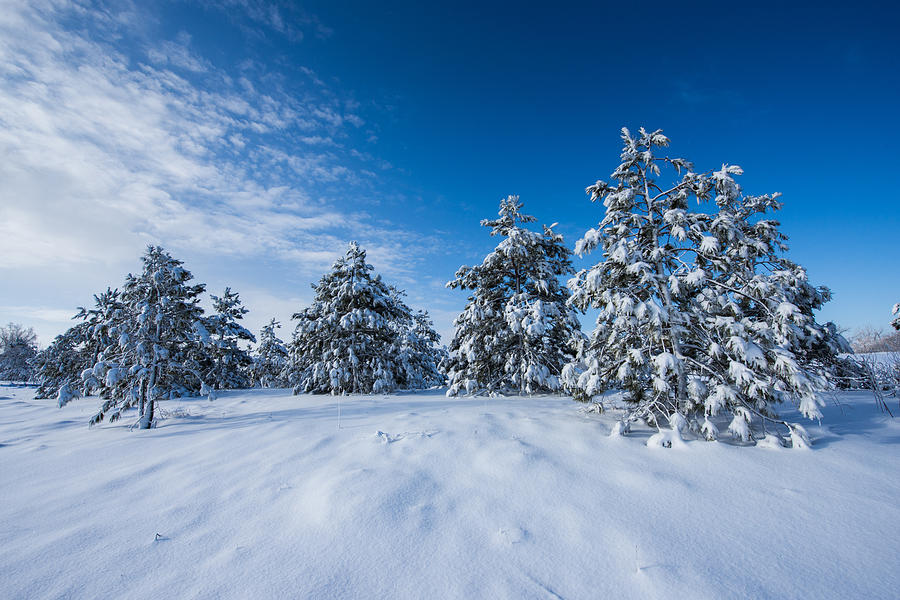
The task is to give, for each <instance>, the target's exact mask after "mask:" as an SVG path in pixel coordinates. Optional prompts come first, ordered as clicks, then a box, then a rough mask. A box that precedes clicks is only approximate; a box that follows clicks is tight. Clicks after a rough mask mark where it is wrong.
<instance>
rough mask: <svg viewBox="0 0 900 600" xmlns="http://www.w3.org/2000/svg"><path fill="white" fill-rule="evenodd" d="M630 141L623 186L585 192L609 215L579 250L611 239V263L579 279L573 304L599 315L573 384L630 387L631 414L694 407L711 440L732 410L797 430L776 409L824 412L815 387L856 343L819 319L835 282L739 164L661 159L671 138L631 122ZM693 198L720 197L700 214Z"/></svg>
mask: <svg viewBox="0 0 900 600" xmlns="http://www.w3.org/2000/svg"><path fill="white" fill-rule="evenodd" d="M622 139H623V140H624V148H623V150H622V154H621V158H622V164H621V165H620V166H619V167H618V168H617V169H616V170H615V171H614V172H613V174H612V181H613V182H612V183H606V182H604V181H598V182H597V183H595V184H594V185H592V186H590V187H588V188H587V191H588V193H589V194H590V195H591V199H592V200H594V201H597V200H601V201H602V202H603V206H604V207H605V209H606V215H605V217H604V219H603V221H602V222H601V223H600V226H599V227H598V228H597V229H591V230H589V231H588V232H587V233H586V234H585V236H584V237H583V239H581V240H580V241H579V242H578V244H577V245H576V252H577V253H578V254H586V253H589V252H591V251H593V250H595V249H600V251H601V252H602V261H601V262H599V263H597V264H596V265H594V266H593V267H591V268H589V269H585V270H583V271H581V272H579V273H578V274H577V275H576V277H574V278H573V279H572V280H571V281H570V282H569V287H570V289H571V290H572V299H571V302H572V304H573V305H575V306H577V307H579V308H584V309H586V308H589V307H591V308H595V309H599V311H600V313H599V315H598V318H597V326H596V329H595V330H594V332H593V334H592V336H591V339H590V342H589V344H587V345H585V346H584V347H583V349H582V352H581V353H580V356H579V360H578V361H576V362H575V363H573V364H572V365H570V366H568V367H567V369H566V373H565V377H564V380H565V384H566V386H567V388H568V389H570V390H573V391H576V390H577V391H579V392H580V393H583V394H585V395H587V396H592V395H595V394H597V393H599V392H601V391H602V390H603V389H604V388H605V387H612V386H615V387H620V388H623V389H625V390H626V391H627V393H628V394H627V399H629V400H630V401H631V403H632V410H631V418H635V419H636V418H645V419H647V420H648V421H649V422H651V423H656V422H658V418H659V417H660V416H665V417H666V418H669V419H671V418H672V417H673V415H676V414H680V415H685V416H687V417H689V418H691V419H692V421H693V426H694V427H693V428H694V429H696V430H697V431H699V432H701V434H702V435H703V436H704V437H706V438H707V439H715V437H716V436H717V435H718V429H717V428H716V426H715V425H714V424H713V423H712V422H711V421H710V419H711V418H712V417H715V416H716V415H720V414H722V415H730V417H731V422H730V425H729V426H728V429H729V431H731V432H732V434H734V435H735V436H738V437H741V438H742V439H745V440H746V439H749V438H750V437H751V435H752V434H751V424H752V422H753V421H754V420H761V421H763V424H765V423H764V422H765V421H770V422H771V421H774V422H778V423H781V424H783V425H785V426H787V427H788V429H791V430H792V429H793V428H794V426H793V425H791V424H788V423H785V422H784V421H781V420H779V419H777V417H776V414H775V412H774V407H775V405H776V404H778V403H779V402H781V401H782V400H786V399H792V400H794V401H795V402H796V403H797V405H798V407H799V409H800V411H801V413H802V414H804V415H805V416H807V417H809V418H818V417H820V416H821V413H820V411H819V406H820V403H821V401H820V400H819V399H818V398H817V396H816V390H817V389H818V388H819V387H821V386H823V385H825V383H826V375H827V374H828V370H829V368H831V365H832V364H833V359H834V355H835V354H836V353H837V352H838V351H840V349H841V348H843V347H845V342H844V341H843V339H842V338H840V336H838V335H837V333H836V330H835V328H834V327H833V326H832V327H828V326H823V325H820V324H818V323H817V322H816V321H815V318H814V316H813V311H814V310H816V309H818V308H820V307H821V306H822V304H823V303H824V302H826V301H827V300H828V299H829V298H830V293H829V291H828V290H827V288H816V287H813V286H812V285H811V284H809V283H808V281H807V277H806V272H805V271H804V270H803V268H802V267H800V266H799V265H796V264H794V263H792V262H790V261H789V260H787V259H786V258H784V257H783V256H782V254H783V252H784V251H785V250H786V246H785V244H784V241H785V239H786V238H785V236H784V235H783V234H781V233H780V232H779V231H778V226H779V224H778V222H777V221H774V220H770V219H767V218H766V215H767V213H769V212H771V211H774V210H777V209H779V208H780V204H779V203H778V201H777V197H778V195H777V194H775V195H765V196H746V195H744V194H743V193H742V191H741V188H740V186H739V185H738V184H737V183H736V182H735V180H734V176H736V175H740V174H741V172H742V171H741V169H740V168H739V167H736V166H727V165H726V166H723V167H722V168H721V169H720V170H718V171H714V172H708V173H705V174H700V173H696V172H694V170H693V167H692V165H691V164H690V163H689V162H687V161H685V160H682V159H673V158H668V157H661V156H657V154H656V152H657V149H658V148H663V147H666V146H668V144H669V140H668V139H667V138H666V137H665V136H664V135H663V134H662V132H660V131H654V132H652V133H648V132H647V131H645V130H644V129H643V128H642V129H641V130H640V132H639V135H638V136H632V135H631V133H630V132H629V131H628V130H627V129H623V131H622ZM692 199H693V200H695V201H696V202H697V203H701V204H702V203H706V202H708V201H710V200H712V201H713V203H714V206H713V207H712V208H707V211H708V212H700V211H698V210H696V209H693V210H692V208H691V204H692V202H691V200H692ZM813 359H815V360H813ZM698 419H700V420H702V425H701V424H699V422H698Z"/></svg>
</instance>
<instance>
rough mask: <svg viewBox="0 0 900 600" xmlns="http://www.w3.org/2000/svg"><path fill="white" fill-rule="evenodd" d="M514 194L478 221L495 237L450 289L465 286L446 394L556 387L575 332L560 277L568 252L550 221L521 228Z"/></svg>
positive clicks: (566, 270) (526, 218)
mask: <svg viewBox="0 0 900 600" xmlns="http://www.w3.org/2000/svg"><path fill="white" fill-rule="evenodd" d="M521 211H522V203H521V202H520V201H519V197H518V196H509V197H507V198H505V199H503V200H502V201H501V202H500V210H499V218H497V219H492V220H488V219H485V220H483V221H482V222H481V225H482V226H484V227H490V229H491V235H492V236H501V237H502V238H503V239H502V240H501V241H500V243H499V244H498V245H497V247H496V248H495V249H494V251H493V252H491V253H490V254H488V255H487V256H486V257H485V258H484V260H483V261H482V263H481V264H480V265H477V266H474V267H468V266H463V267H461V268H460V269H459V271H457V273H456V278H455V279H454V280H453V281H451V282H449V283H448V284H447V287H450V288H460V289H465V290H471V291H472V295H471V296H469V300H468V303H467V304H466V307H465V309H464V310H463V312H462V313H461V314H460V315H459V316H458V317H457V318H456V320H455V321H454V325H455V327H456V332H455V335H454V337H453V341H452V342H451V343H450V355H449V357H448V359H447V360H446V361H445V365H444V368H445V371H446V372H447V375H448V377H449V385H450V387H449V389H448V390H447V394H448V395H450V396H454V395H457V394H459V393H504V394H505V393H519V394H524V393H529V394H530V393H534V392H547V391H556V390H558V389H559V387H560V384H559V375H560V372H561V369H562V367H563V365H565V364H566V363H567V362H568V361H569V360H571V358H572V356H573V351H574V347H575V345H577V343H578V341H579V338H580V337H581V332H580V329H579V323H578V319H577V317H576V316H575V314H574V311H573V310H572V309H571V308H569V306H568V305H567V304H566V301H567V299H568V297H569V292H568V290H567V289H566V288H565V287H564V286H562V285H560V283H559V277H560V276H561V275H568V274H571V273H572V272H573V271H572V266H571V251H570V250H569V249H568V248H566V247H565V246H564V245H563V239H562V236H561V235H559V234H557V233H555V232H554V231H553V229H552V226H551V227H544V229H543V232H542V233H537V232H534V231H530V230H528V229H527V228H525V227H523V225H524V224H526V223H531V222H534V221H535V218H534V217H532V216H530V215H526V214H524V213H522V212H521Z"/></svg>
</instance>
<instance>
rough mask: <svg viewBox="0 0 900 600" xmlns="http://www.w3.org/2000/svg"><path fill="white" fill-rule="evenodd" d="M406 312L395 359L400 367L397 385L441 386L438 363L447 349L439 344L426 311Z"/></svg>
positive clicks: (402, 386) (409, 388)
mask: <svg viewBox="0 0 900 600" xmlns="http://www.w3.org/2000/svg"><path fill="white" fill-rule="evenodd" d="M401 303H402V301H401ZM404 306H405V305H404ZM410 314H411V318H410V319H409V320H408V321H406V322H405V325H406V326H405V327H402V328H401V334H400V336H399V348H398V350H397V351H398V353H399V356H398V362H399V363H400V365H401V366H402V368H401V369H400V371H399V378H398V383H397V387H399V388H401V389H407V390H418V389H426V388H431V387H435V386H439V385H442V384H443V383H444V379H445V378H444V374H443V373H441V370H440V365H441V363H442V362H443V361H444V360H445V359H446V358H447V351H446V350H444V348H443V347H441V346H440V339H441V336H440V335H438V333H437V331H435V330H434V324H433V323H432V321H431V317H429V316H428V313H427V312H425V311H417V312H416V313H414V314H413V313H410ZM402 325H403V323H401V326H402Z"/></svg>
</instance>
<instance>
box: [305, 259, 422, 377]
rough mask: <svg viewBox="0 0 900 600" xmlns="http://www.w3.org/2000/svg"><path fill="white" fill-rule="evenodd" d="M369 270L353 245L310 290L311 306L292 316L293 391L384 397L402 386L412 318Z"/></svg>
mask: <svg viewBox="0 0 900 600" xmlns="http://www.w3.org/2000/svg"><path fill="white" fill-rule="evenodd" d="M373 270H374V268H373V267H372V266H371V265H369V264H368V263H366V252H365V250H363V249H362V248H360V246H359V245H358V244H357V243H356V242H351V243H350V245H349V247H348V248H347V253H346V255H345V256H344V257H342V258H340V259H338V260H337V261H336V262H335V263H334V265H333V266H332V269H331V271H330V272H328V273H326V274H325V275H323V276H322V279H321V280H319V283H318V284H316V285H314V286H313V289H314V290H315V292H316V295H315V299H314V300H313V303H312V306H310V307H308V308H306V309H305V310H303V311H301V312H298V313H296V314H294V316H293V319H295V320H297V326H296V329H295V331H294V339H293V341H292V342H291V344H290V352H291V366H290V368H289V372H290V373H291V374H292V382H291V383H292V384H293V385H294V386H295V387H294V390H295V392H298V393H299V392H300V391H304V392H313V393H332V394H345V393H362V394H368V393H382V392H389V391H391V390H394V389H396V388H397V387H399V386H400V385H401V384H403V382H404V380H403V377H405V373H406V371H405V366H404V354H403V353H402V352H401V351H400V349H401V347H402V345H403V339H404V336H405V333H406V332H407V331H408V330H409V329H410V327H411V319H412V317H411V314H410V310H409V308H408V307H407V306H406V305H405V304H403V302H402V301H400V300H399V294H398V293H397V290H396V289H395V288H393V287H391V286H389V285H387V284H386V283H384V282H383V281H382V279H381V276H380V275H376V276H374V277H373V276H372V273H371V272H372V271H373ZM406 360H407V362H408V360H409V357H406Z"/></svg>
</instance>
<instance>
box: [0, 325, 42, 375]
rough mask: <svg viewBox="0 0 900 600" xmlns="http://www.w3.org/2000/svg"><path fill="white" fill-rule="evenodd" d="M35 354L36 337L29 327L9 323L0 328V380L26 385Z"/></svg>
mask: <svg viewBox="0 0 900 600" xmlns="http://www.w3.org/2000/svg"><path fill="white" fill-rule="evenodd" d="M36 354H37V336H36V335H35V333H34V329H32V328H31V327H27V328H26V327H23V326H22V325H19V324H18V323H9V324H8V325H6V326H5V327H0V379H2V380H6V381H14V382H20V383H28V382H30V381H31V378H32V368H31V360H32V359H33V358H34V357H35V355H36Z"/></svg>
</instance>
